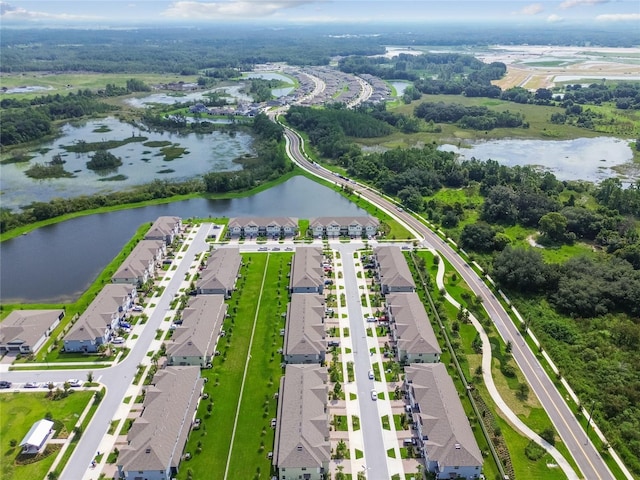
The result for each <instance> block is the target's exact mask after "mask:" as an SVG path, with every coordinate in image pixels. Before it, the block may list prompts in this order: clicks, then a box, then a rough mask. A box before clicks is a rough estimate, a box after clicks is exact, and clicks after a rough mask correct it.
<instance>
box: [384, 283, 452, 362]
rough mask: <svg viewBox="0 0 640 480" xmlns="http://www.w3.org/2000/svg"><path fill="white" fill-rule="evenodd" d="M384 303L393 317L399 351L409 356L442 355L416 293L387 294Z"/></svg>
mask: <svg viewBox="0 0 640 480" xmlns="http://www.w3.org/2000/svg"><path fill="white" fill-rule="evenodd" d="M385 301H386V304H387V307H388V308H389V309H390V311H391V314H392V316H393V320H394V324H395V327H394V328H395V329H396V331H397V334H398V337H399V339H398V348H399V350H402V351H405V352H407V353H408V354H410V355H412V354H419V353H426V354H436V353H437V354H440V353H442V350H441V349H440V345H438V339H437V338H436V334H435V333H434V331H433V328H432V326H431V323H430V322H429V317H428V316H427V312H426V311H425V309H424V305H423V304H422V301H421V300H420V297H419V296H418V294H417V293H388V294H387V295H386V297H385Z"/></svg>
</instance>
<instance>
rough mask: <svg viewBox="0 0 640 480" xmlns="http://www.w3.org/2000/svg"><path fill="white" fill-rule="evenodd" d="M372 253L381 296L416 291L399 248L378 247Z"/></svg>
mask: <svg viewBox="0 0 640 480" xmlns="http://www.w3.org/2000/svg"><path fill="white" fill-rule="evenodd" d="M374 253H375V260H376V265H377V267H378V269H377V274H378V280H379V281H380V290H381V292H382V294H383V295H386V294H387V293H396V292H415V291H416V284H415V282H414V281H413V277H412V276H411V272H410V271H409V266H408V265H407V261H406V260H405V258H404V255H403V254H402V250H400V248H399V247H395V246H391V247H378V248H376V249H375V251H374Z"/></svg>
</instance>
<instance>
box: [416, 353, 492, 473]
mask: <svg viewBox="0 0 640 480" xmlns="http://www.w3.org/2000/svg"><path fill="white" fill-rule="evenodd" d="M404 371H405V380H406V381H405V385H406V390H407V394H408V396H409V401H410V402H411V410H412V416H413V421H414V425H416V427H417V430H418V439H419V443H420V449H421V450H422V453H423V454H424V458H425V464H426V467H427V470H428V471H430V472H432V473H433V474H435V478H437V479H450V478H480V475H481V473H482V464H483V461H484V459H483V457H482V453H481V452H480V449H479V448H478V444H477V443H476V439H475V437H474V436H473V431H472V430H471V426H470V425H469V420H468V418H467V415H466V414H465V412H464V409H463V408H462V404H461V403H460V398H459V397H458V392H457V391H456V388H455V386H454V385H453V380H452V379H451V377H450V376H449V373H448V372H447V368H446V367H445V365H444V364H442V363H431V364H429V363H421V364H411V365H409V366H408V367H406V368H405V370H404Z"/></svg>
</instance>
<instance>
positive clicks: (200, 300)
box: [166, 295, 227, 368]
mask: <svg viewBox="0 0 640 480" xmlns="http://www.w3.org/2000/svg"><path fill="white" fill-rule="evenodd" d="M226 313H227V304H226V303H224V296H223V295H198V296H197V297H194V298H191V299H190V300H189V305H187V307H186V308H185V309H184V310H183V311H182V324H181V325H180V326H179V327H177V328H176V329H175V330H174V332H173V335H172V336H171V339H170V340H167V342H166V347H167V358H168V361H169V365H197V366H199V367H201V368H204V367H206V365H207V364H208V363H210V362H211V359H212V358H213V355H214V353H215V349H216V345H217V344H218V339H219V338H220V332H221V331H222V323H223V322H224V317H225V314H226Z"/></svg>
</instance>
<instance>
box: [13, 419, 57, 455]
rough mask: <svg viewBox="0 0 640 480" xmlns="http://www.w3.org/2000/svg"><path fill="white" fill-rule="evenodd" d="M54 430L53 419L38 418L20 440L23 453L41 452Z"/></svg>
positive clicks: (33, 453)
mask: <svg viewBox="0 0 640 480" xmlns="http://www.w3.org/2000/svg"><path fill="white" fill-rule="evenodd" d="M52 431H53V422H52V421H51V420H45V419H42V420H38V421H37V422H36V423H34V424H33V425H32V426H31V428H30V429H29V431H28V432H27V434H26V435H25V436H24V438H23V439H22V441H21V442H20V446H21V447H22V453H26V454H28V455H35V454H36V453H39V452H40V451H41V450H42V449H43V448H44V446H45V444H46V443H47V439H48V438H49V435H51V433H52Z"/></svg>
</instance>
